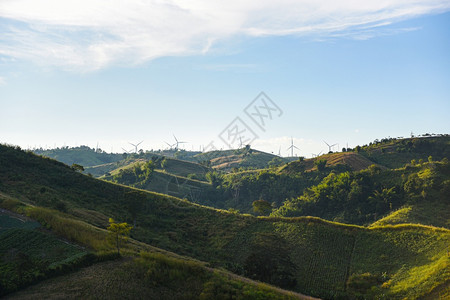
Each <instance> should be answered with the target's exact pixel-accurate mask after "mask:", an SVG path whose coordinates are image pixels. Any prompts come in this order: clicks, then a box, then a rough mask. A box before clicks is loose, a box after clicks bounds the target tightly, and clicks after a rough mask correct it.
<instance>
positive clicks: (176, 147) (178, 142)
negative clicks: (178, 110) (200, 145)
mask: <svg viewBox="0 0 450 300" xmlns="http://www.w3.org/2000/svg"><path fill="white" fill-rule="evenodd" d="M173 137H174V139H175V144H174V145H175V150H178V145H179V144H186V143H187V142H180V141H179V140H178V139H177V137H176V136H175V134H174V135H173Z"/></svg>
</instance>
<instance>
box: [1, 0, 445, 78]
mask: <svg viewBox="0 0 450 300" xmlns="http://www.w3.org/2000/svg"><path fill="white" fill-rule="evenodd" d="M448 10H450V2H449V1H447V0H381V1H355V0H342V1H333V0H279V1H269V0H262V1H242V0H239V1H237V0H230V1H226V2H224V1H217V0H192V1H182V0H171V1H162V0H151V1H141V0H127V1H123V0H108V1H106V0H65V1H61V0H39V1H36V0H2V1H1V2H0V55H2V56H5V57H9V58H15V59H21V60H29V61H33V62H36V63H39V64H43V65H54V66H58V67H62V68H65V69H72V70H78V71H91V70H97V69H101V68H104V67H107V66H109V65H111V64H121V65H130V64H131V65H134V64H140V63H142V62H146V61H149V60H151V59H154V58H156V57H161V56H180V55H192V54H202V53H207V52H208V51H210V49H211V47H214V46H215V45H217V44H218V43H217V42H218V41H226V40H228V39H231V38H233V37H242V36H250V37H258V36H273V35H277V36H278V35H310V36H313V37H315V38H327V37H342V36H346V37H348V36H350V37H353V38H359V39H367V38H371V37H373V36H376V35H378V34H379V33H381V34H383V30H380V28H383V27H385V26H386V25H389V24H392V23H395V22H398V21H399V20H404V19H408V18H413V17H417V16H420V15H425V14H431V13H440V12H445V11H448ZM384 34H386V31H384Z"/></svg>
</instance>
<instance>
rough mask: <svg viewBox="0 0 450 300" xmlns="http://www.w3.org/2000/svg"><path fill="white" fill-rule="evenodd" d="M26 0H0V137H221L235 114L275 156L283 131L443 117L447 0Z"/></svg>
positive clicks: (74, 141) (68, 141) (445, 127)
mask: <svg viewBox="0 0 450 300" xmlns="http://www.w3.org/2000/svg"><path fill="white" fill-rule="evenodd" d="M37 2H40V4H41V6H42V7H43V8H42V9H41V10H40V9H38V8H33V2H28V0H20V1H9V0H6V1H5V2H2V4H0V142H2V143H10V144H17V145H20V146H22V147H25V148H27V147H35V146H36V147H39V146H42V147H46V146H47V147H53V146H54V145H56V146H62V145H64V144H65V145H69V146H75V145H80V144H84V145H89V146H91V147H95V145H96V144H97V142H98V143H99V144H100V147H102V148H103V149H104V150H106V151H108V152H109V151H111V150H113V151H115V152H116V151H121V148H122V147H123V148H127V149H128V148H129V149H131V146H130V145H129V144H127V143H128V142H133V143H134V142H138V141H141V140H143V141H144V142H143V143H142V148H144V149H152V148H153V149H157V148H162V147H166V146H165V143H164V142H165V141H167V142H172V140H173V137H172V135H173V134H175V135H176V136H177V137H178V138H179V139H182V140H185V141H188V142H189V143H188V144H185V145H184V147H185V148H186V149H188V150H191V149H195V150H198V149H199V147H200V146H201V145H207V144H208V143H210V142H211V141H214V143H215V145H216V146H217V147H218V148H221V147H224V148H226V146H225V145H224V144H223V143H222V141H221V140H220V138H219V137H218V135H219V134H220V133H221V132H222V131H223V130H224V129H225V128H226V127H227V126H228V125H229V124H230V122H231V121H233V120H234V119H235V118H236V117H240V118H241V119H242V120H243V121H244V122H245V123H246V124H247V125H248V126H249V127H250V128H251V129H252V130H253V131H254V133H255V134H256V135H257V136H258V138H257V139H256V140H255V141H254V142H253V143H252V145H253V147H254V148H257V149H261V150H264V151H268V152H275V153H278V151H279V149H280V147H281V154H282V155H283V156H287V155H288V154H289V152H288V151H287V150H286V149H287V147H288V146H289V144H290V142H291V136H292V137H293V138H294V142H295V144H296V146H298V147H299V148H300V150H297V151H296V152H295V153H296V154H297V155H303V156H307V157H309V156H311V153H318V152H319V151H322V150H323V151H325V150H326V149H327V147H326V145H325V144H324V143H323V141H324V140H325V141H327V142H329V143H333V144H334V143H339V146H340V148H342V147H343V146H344V145H346V144H347V143H348V144H349V146H351V147H353V146H355V145H357V144H365V143H368V142H370V141H373V140H374V139H377V138H383V137H388V136H391V137H397V136H405V137H406V136H409V134H410V132H411V131H412V132H414V133H416V134H420V133H427V132H430V133H431V132H433V133H449V131H450V130H449V129H450V121H449V120H450V118H449V117H448V115H449V113H450V84H449V83H450V55H449V53H450V13H449V10H450V3H449V2H448V1H409V2H408V1H401V0H398V1H394V0H392V1H383V2H381V3H382V4H379V5H384V6H383V7H378V6H375V7H373V5H374V4H364V5H363V4H361V3H360V2H358V3H359V4H355V2H354V1H343V2H342V3H343V4H345V5H343V8H342V7H337V6H336V7H335V6H333V2H332V1H326V0H322V1H315V2H314V1H313V2H311V1H297V2H296V1H294V2H292V1H281V2H280V4H279V6H280V7H276V8H274V7H273V6H271V4H270V3H269V2H268V3H266V2H265V1H263V2H261V3H260V4H254V3H253V2H248V5H243V4H236V3H238V2H236V3H234V1H231V2H230V3H231V5H230V7H227V8H226V9H225V8H223V7H221V9H219V8H218V6H214V5H219V4H215V1H209V2H208V4H205V2H202V1H193V3H194V4H195V5H194V4H192V5H193V6H192V7H184V6H183V5H184V4H180V3H178V1H171V5H165V6H164V7H158V6H157V4H154V3H153V2H149V4H148V7H147V6H146V7H144V8H142V7H140V6H139V5H138V4H133V3H134V1H129V2H127V3H130V4H126V5H124V7H119V8H118V7H114V6H113V5H114V4H116V3H117V5H119V4H120V1H113V2H111V5H110V6H109V7H108V10H102V3H101V2H102V1H78V2H73V3H72V1H67V6H63V5H62V4H60V5H56V6H55V2H52V0H45V1H44V0H42V1H37ZM60 2H61V1H60ZM213 2H214V3H213ZM92 3H93V4H92ZM152 3H153V4H152ZM155 3H156V2H155ZM211 3H213V4H214V5H213V4H211ZM244 3H246V4H247V2H245V1H244ZM316 3H321V4H322V5H321V6H317V7H315V6H314V5H316ZM21 5H22V6H21ZM35 5H37V4H35ZM46 5H48V6H47V8H48V7H52V9H44V8H45V7H46ZM71 5H72V6H71ZM73 5H76V9H75V6H73ZM133 5H134V6H133ZM152 5H153V6H152ZM30 6H31V7H30ZM111 6H113V7H111ZM145 9H149V11H151V12H152V13H153V15H152V16H153V18H150V19H151V20H150V21H149V20H148V19H147V18H146V17H145V16H147V15H148V14H147V13H148V11H145ZM86 11H88V12H89V13H86ZM141 11H142V12H141ZM114 18H115V20H118V21H117V22H116V23H117V24H116V23H114V22H111V21H110V19H114ZM261 91H264V92H265V93H266V94H267V95H268V96H269V97H270V98H271V99H272V100H273V102H274V103H276V104H277V105H278V107H279V108H280V109H281V110H282V115H281V116H279V117H278V116H274V118H273V119H272V120H268V119H267V124H266V125H267V126H266V130H265V131H262V130H261V129H260V128H258V127H257V126H256V125H255V124H254V123H253V121H252V120H250V118H249V117H248V116H247V115H246V114H245V113H244V109H245V107H246V106H247V105H248V104H249V103H250V102H252V100H253V99H254V98H255V97H256V96H257V95H258V94H259V93H260V92H261Z"/></svg>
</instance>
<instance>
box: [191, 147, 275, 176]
mask: <svg viewBox="0 0 450 300" xmlns="http://www.w3.org/2000/svg"><path fill="white" fill-rule="evenodd" d="M275 157H277V156H276V155H273V154H270V153H265V152H262V151H258V150H253V149H252V150H251V153H247V151H246V150H245V149H237V150H221V151H211V152H206V153H201V154H198V155H196V156H195V158H196V159H198V161H204V160H210V161H211V166H212V167H213V168H214V169H218V170H225V171H226V170H231V169H232V168H240V167H244V168H248V167H251V168H257V169H258V168H265V167H267V164H268V163H269V162H270V161H271V160H272V159H274V158H275Z"/></svg>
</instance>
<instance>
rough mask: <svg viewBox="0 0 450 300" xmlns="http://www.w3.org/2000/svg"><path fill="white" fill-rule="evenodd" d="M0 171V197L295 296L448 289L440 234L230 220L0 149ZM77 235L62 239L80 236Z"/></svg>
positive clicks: (417, 228)
mask: <svg viewBox="0 0 450 300" xmlns="http://www.w3.org/2000/svg"><path fill="white" fill-rule="evenodd" d="M0 167H1V168H0V170H1V172H0V192H2V193H3V194H6V195H8V196H11V197H14V198H17V199H19V200H20V201H22V202H24V203H28V204H32V205H39V206H44V207H53V208H56V209H59V210H60V211H64V212H65V214H62V216H65V215H67V216H69V217H70V218H76V219H78V220H80V221H84V222H87V223H89V224H92V225H96V226H100V227H103V228H104V227H105V226H106V223H107V219H108V217H113V218H115V219H117V220H121V221H127V222H129V223H133V222H135V223H136V226H135V228H134V229H133V231H132V237H133V238H134V239H136V240H139V241H141V242H145V243H148V244H150V245H152V246H157V247H161V248H163V249H166V250H170V251H174V252H176V253H178V254H181V255H187V256H191V257H194V258H197V259H200V260H203V261H206V262H209V263H210V264H211V265H212V266H221V267H224V268H227V269H228V270H231V271H233V272H235V273H237V274H242V275H245V276H247V277H250V278H253V279H257V280H261V281H264V282H268V283H272V284H275V285H277V286H280V287H284V288H288V289H291V290H294V291H298V292H301V293H307V294H310V295H313V296H319V297H325V298H338V297H356V298H357V297H363V295H365V296H364V297H366V298H371V297H372V296H373V297H375V295H378V296H381V295H385V297H387V298H389V299H393V298H394V299H395V298H404V297H406V298H409V299H415V298H423V297H425V296H426V295H431V294H432V293H437V292H441V291H442V290H445V288H446V287H448V285H449V278H450V276H449V273H448V270H449V269H450V268H449V267H450V266H449V258H448V255H447V251H448V250H449V249H448V244H449V242H450V241H449V238H450V232H449V230H447V229H438V228H435V227H425V226H421V225H395V226H392V225H386V226H382V227H370V228H366V227H359V226H352V225H343V224H339V223H332V222H327V221H323V220H321V219H318V218H311V217H302V218H256V217H252V216H248V215H239V214H235V213H230V212H227V211H220V210H215V209H211V208H207V207H202V206H199V205H194V204H192V203H189V202H187V201H183V200H180V199H177V198H174V197H170V196H164V195H161V194H156V193H151V192H146V191H142V190H137V189H132V188H127V187H124V186H120V185H115V184H112V183H108V182H104V181H99V180H97V179H94V178H91V177H88V176H85V175H83V174H80V173H77V172H75V171H73V170H71V169H70V168H68V167H67V166H65V165H63V164H61V163H58V162H55V161H52V160H47V159H43V158H40V157H36V156H35V155H33V154H32V153H25V152H22V151H18V150H17V149H13V148H11V147H6V146H0ZM2 205H5V201H4V200H3V201H2ZM9 207H10V208H11V209H15V210H17V209H19V208H20V207H22V206H21V204H20V203H19V202H15V204H14V205H11V204H10V205H9ZM30 211H35V214H34V218H35V219H37V220H40V218H42V219H45V220H46V221H45V222H46V223H47V224H50V223H51V222H55V223H52V224H53V225H50V227H51V228H52V229H53V230H55V231H56V232H58V230H60V231H67V230H70V228H71V227H73V226H78V225H76V224H78V223H76V222H75V221H74V222H75V223H73V222H72V223H70V224H71V225H70V226H63V227H62V226H58V224H59V223H58V222H56V221H54V220H55V217H54V216H55V214H56V215H57V214H60V213H57V212H56V211H54V212H53V213H45V211H43V210H36V209H31V210H30ZM52 220H53V221H52ZM40 221H43V220H40ZM79 232H80V230H75V231H74V232H73V233H72V234H73V235H72V238H73V239H82V238H86V236H89V235H87V234H86V235H79ZM98 247H99V249H101V248H102V247H101V246H98Z"/></svg>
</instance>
